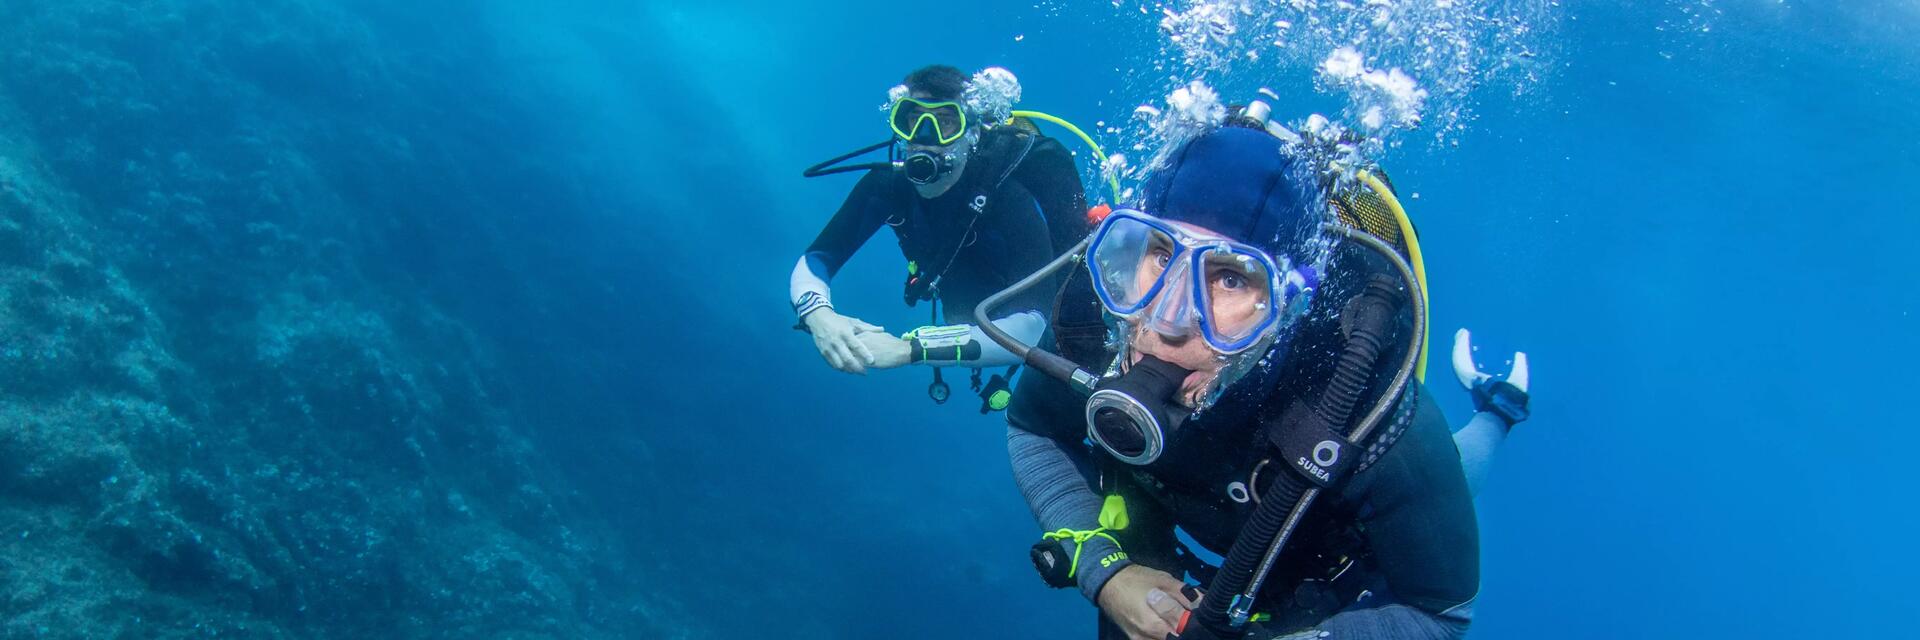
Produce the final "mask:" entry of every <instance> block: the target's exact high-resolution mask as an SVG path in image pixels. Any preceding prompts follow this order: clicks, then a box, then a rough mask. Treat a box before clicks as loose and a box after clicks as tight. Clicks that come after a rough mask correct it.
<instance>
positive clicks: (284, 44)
mask: <svg viewBox="0 0 1920 640" xmlns="http://www.w3.org/2000/svg"><path fill="white" fill-rule="evenodd" d="M400 5H405V6H411V5H406V3H400ZM381 11H383V12H385V13H386V15H384V19H398V18H399V17H401V16H399V15H398V14H404V13H405V12H406V11H417V12H422V13H423V14H424V13H429V10H428V9H425V8H419V9H403V8H389V9H381ZM430 13H432V14H433V15H431V16H430V17H431V20H423V21H422V22H421V24H432V25H436V27H435V28H436V29H439V31H434V32H431V33H428V32H421V33H416V34H411V35H412V36H417V38H416V39H414V40H408V41H406V42H405V43H401V42H399V41H396V40H394V39H392V38H389V37H387V36H386V35H385V34H383V33H382V32H381V30H380V28H376V27H375V26H371V25H370V22H369V20H368V19H367V18H365V17H363V16H360V15H356V14H354V13H352V12H350V11H348V10H347V9H346V8H343V7H341V6H339V5H335V4H332V3H317V2H316V3H309V2H302V1H290V0H266V1H263V2H246V3H236V2H211V1H198V0H196V1H189V0H162V1H160V2H139V3H133V2H104V1H96V0H78V1H69V0H62V1H59V2H53V1H50V0H18V1H10V2H8V3H7V7H6V9H5V10H0V41H4V42H7V43H8V46H6V47H4V48H0V637H9V638H11V637H29V638H31V637H89V638H92V637H153V638H169V637H195V638H200V637H261V638H275V637H482V636H485V637H551V638H577V637H634V636H645V637H675V636H678V635H681V634H683V633H684V632H683V631H681V630H680V629H679V628H678V624H677V623H675V622H673V621H670V620H665V619H663V616H661V615H654V614H652V613H651V612H655V611H672V610H674V605H673V604H672V603H671V602H668V601H666V600H664V599H663V596H660V595H658V594H656V593H652V592H650V591H648V590H644V589H641V588H640V585H641V584H642V582H643V580H644V579H645V576H644V575H641V574H642V572H640V571H638V570H637V569H634V568H632V567H631V566H630V561H629V559H628V558H627V557H626V556H625V555H624V554H623V553H622V552H621V551H620V549H621V548H622V547H621V545H619V544H616V543H614V542H612V540H613V537H614V536H613V534H612V532H610V531H609V530H608V529H607V527H606V526H605V525H604V524H603V523H600V522H598V521H597V520H595V519H594V518H592V517H590V516H587V515H584V514H583V511H582V510H581V509H578V508H575V507H572V506H570V505H569V501H570V498H569V497H568V496H570V495H572V490H571V489H570V488H569V483H570V480H568V479H567V478H566V476H565V475H564V474H561V473H558V472H556V469H557V467H558V462H560V461H555V460H551V459H548V458H546V457H544V455H543V453H542V452H541V450H540V449H539V448H538V447H536V446H534V445H533V444H532V443H531V441H530V439H529V433H528V431H527V430H528V429H529V427H528V425H529V424H533V421H530V420H529V419H528V416H527V415H526V414H525V413H523V412H524V408H523V406H522V405H521V404H519V403H517V402H515V401H514V398H513V391H512V389H513V388H514V387H515V384H514V382H513V380H514V378H513V376H514V375H516V372H512V371H506V370H504V368H503V367H502V366H501V365H499V364H497V362H498V357H497V354H496V353H495V349H496V347H495V346H494V343H493V342H492V341H491V339H490V338H488V337H483V336H482V335H480V334H478V333H477V332H476V331H475V330H474V328H473V323H472V321H471V319H470V317H468V316H458V315H455V314H453V313H450V312H449V311H448V310H447V309H445V308H443V307H442V306H441V305H440V304H439V302H438V301H437V300H436V296H435V295H433V292H432V291H431V290H429V289H428V288H426V287H425V286H423V285H422V284H421V283H420V282H418V281H416V280H415V279H414V276H412V275H409V272H408V271H407V268H408V265H409V264H411V263H409V262H408V261H407V260H406V259H404V258H402V257H401V256H402V254H403V253H404V251H407V250H415V249H419V250H426V249H430V247H428V248H422V247H411V246H410V245H409V244H408V243H409V242H410V241H417V240H419V238H418V237H417V236H416V235H411V234H410V232H409V231H408V230H409V229H417V228H419V226H420V225H419V224H418V223H413V222H405V221H404V220H405V219H406V217H407V216H416V215H425V214H422V213H421V211H420V209H421V207H422V206H423V201H415V200H409V199H404V198H398V197H395V195H396V194H404V192H405V190H406V189H407V188H410V187H404V186H401V187H396V186H392V185H387V184H385V183H381V184H382V185H383V186H375V183H376V182H378V181H385V180H389V179H392V178H395V177H404V178H405V179H404V180H400V181H398V182H396V184H401V185H421V184H434V185H440V186H438V187H434V188H435V189H437V190H440V191H441V192H454V191H457V190H458V188H459V187H458V185H460V184H464V183H470V182H472V179H471V177H470V176H464V175H462V174H461V173H460V171H461V169H460V163H459V162H458V161H457V160H458V158H457V157H456V154H449V153H443V152H442V151H444V150H443V149H438V148H437V147H436V142H435V141H436V140H452V139H458V138H459V137H460V136H463V135H465V133H464V132H459V131H449V130H443V129H440V128H437V127H439V126H440V123H442V122H443V121H444V120H445V115H444V111H445V110H446V109H449V108H452V107H454V106H457V105H454V104H452V103H450V102H446V101H444V100H440V96H439V94H438V93H435V92H437V91H439V90H440V88H438V87H435V86H433V85H432V83H430V82H422V79H423V78H432V77H436V75H437V74H438V73H439V72H440V71H441V70H442V69H443V68H444V67H445V65H446V64H447V62H446V59H445V57H446V56H448V55H466V54H463V53H458V52H461V51H463V50H472V49H474V46H473V44H474V43H472V42H468V41H464V40H461V38H468V39H471V38H475V37H477V36H475V35H473V34H471V33H469V34H467V35H464V36H463V35H460V34H461V33H462V32H461V31H460V30H459V27H460V25H461V24H463V23H462V20H468V21H471V20H473V18H472V17H471V16H465V17H463V16H462V15H460V13H459V10H457V9H449V8H447V7H439V8H436V9H433V10H432V11H430ZM414 17H415V18H425V17H428V16H425V15H422V16H414ZM469 26H470V25H469ZM450 52H451V53H450ZM428 158H432V160H431V161H429V160H428Z"/></svg>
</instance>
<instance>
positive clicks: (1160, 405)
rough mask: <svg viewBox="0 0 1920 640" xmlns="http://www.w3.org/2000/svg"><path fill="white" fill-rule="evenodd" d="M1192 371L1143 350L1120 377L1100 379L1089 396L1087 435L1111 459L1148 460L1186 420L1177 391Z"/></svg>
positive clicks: (1138, 462) (1162, 449)
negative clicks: (1144, 352)
mask: <svg viewBox="0 0 1920 640" xmlns="http://www.w3.org/2000/svg"><path fill="white" fill-rule="evenodd" d="M1192 373H1193V372H1192V371H1188V370H1186V369H1184V368H1181V367H1180V366H1179V365H1176V364H1173V363H1170V362H1167V361H1164V360H1161V359H1159V358H1155V357H1153V356H1150V355H1147V356H1142V357H1141V358H1140V361H1139V362H1137V363H1134V365H1133V367H1132V368H1130V369H1128V370H1127V372H1126V373H1124V374H1121V375H1120V376H1119V377H1116V378H1111V379H1108V380H1103V381H1101V382H1100V384H1099V386H1098V387H1097V388H1096V390H1095V391H1094V392H1093V395H1092V396H1089V397H1088V398H1087V436H1088V437H1089V438H1091V439H1092V440H1093V442H1094V443H1095V444H1098V445H1100V447H1101V448H1102V449H1106V450H1107V453H1109V454H1111V455H1113V457H1114V458H1116V459H1118V460H1120V461H1121V462H1125V463H1127V464H1132V465H1145V464H1152V463H1153V461H1155V460H1159V459H1160V454H1161V453H1163V452H1165V451H1166V447H1167V438H1168V436H1170V435H1172V434H1173V432H1174V431H1175V430H1178V429H1179V428H1180V424H1181V423H1182V422H1185V421H1186V417H1187V411H1186V408H1185V407H1182V406H1180V403H1179V400H1178V399H1177V398H1176V396H1177V395H1178V394H1179V392H1180V383H1181V382H1183V381H1185V380H1186V379H1187V376H1188V375H1189V374H1192Z"/></svg>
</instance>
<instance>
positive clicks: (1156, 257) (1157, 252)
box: [1147, 248, 1173, 271]
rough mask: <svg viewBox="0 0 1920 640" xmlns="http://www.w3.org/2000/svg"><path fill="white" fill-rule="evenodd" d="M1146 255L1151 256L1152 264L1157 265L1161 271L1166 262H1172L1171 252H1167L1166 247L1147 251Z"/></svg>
mask: <svg viewBox="0 0 1920 640" xmlns="http://www.w3.org/2000/svg"><path fill="white" fill-rule="evenodd" d="M1147 255H1148V256H1149V257H1151V258H1153V266H1155V267H1159V268H1160V270H1161V271H1166V270H1167V264H1168V263H1171V262H1173V254H1171V253H1168V252H1167V250H1166V249H1160V248H1155V249H1153V250H1152V251H1149V252H1147Z"/></svg>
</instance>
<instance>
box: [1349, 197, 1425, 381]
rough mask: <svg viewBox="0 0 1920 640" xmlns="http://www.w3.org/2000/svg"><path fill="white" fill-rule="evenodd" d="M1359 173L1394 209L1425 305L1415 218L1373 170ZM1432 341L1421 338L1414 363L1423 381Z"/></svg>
mask: <svg viewBox="0 0 1920 640" xmlns="http://www.w3.org/2000/svg"><path fill="white" fill-rule="evenodd" d="M1358 175H1359V177H1360V182H1362V183H1365V184H1366V185H1367V188H1368V189H1372V190H1373V192H1374V193H1375V194H1378V195H1379V196H1380V199H1381V200H1383V201H1385V202H1386V203H1387V208H1388V209H1390V210H1392V211H1393V220H1394V222H1397V223H1399V224H1400V237H1402V238H1406V242H1407V261H1408V262H1411V263H1413V275H1414V278H1415V279H1416V280H1419V285H1420V302H1421V303H1422V305H1423V306H1425V305H1426V303H1428V302H1429V301H1430V300H1431V299H1430V298H1429V297H1428V296H1427V262H1426V260H1425V259H1424V258H1422V257H1421V256H1420V238H1419V237H1418V236H1415V235H1414V233H1413V220H1411V219H1408V218H1407V210H1406V209H1405V208H1403V207H1401V206H1400V198H1398V197H1396V196H1394V195H1393V189H1391V188H1389V187H1387V183H1385V182H1382V181H1381V180H1380V178H1379V177H1378V176H1375V175H1373V174H1372V173H1371V172H1367V171H1361V172H1359V174H1358ZM1432 343H1433V340H1432V339H1431V338H1430V337H1428V338H1425V339H1423V340H1421V342H1420V360H1419V362H1417V363H1416V364H1415V365H1414V369H1413V372H1414V376H1415V377H1417V378H1419V379H1420V382H1422V383H1425V382H1426V381H1427V347H1428V346H1429V345H1431V344H1432Z"/></svg>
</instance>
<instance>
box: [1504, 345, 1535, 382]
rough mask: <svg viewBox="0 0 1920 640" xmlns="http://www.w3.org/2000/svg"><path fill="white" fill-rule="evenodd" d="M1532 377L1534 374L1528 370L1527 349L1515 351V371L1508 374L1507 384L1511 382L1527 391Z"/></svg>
mask: <svg viewBox="0 0 1920 640" xmlns="http://www.w3.org/2000/svg"><path fill="white" fill-rule="evenodd" d="M1531 378H1532V375H1531V374H1530V373H1528V371H1527V352H1525V351H1516V352H1514V354H1513V372H1512V373H1509V374H1507V384H1511V385H1513V386H1516V387H1519V388H1520V390H1521V391H1526V390H1527V383H1528V382H1529V381H1530V380H1531Z"/></svg>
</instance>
